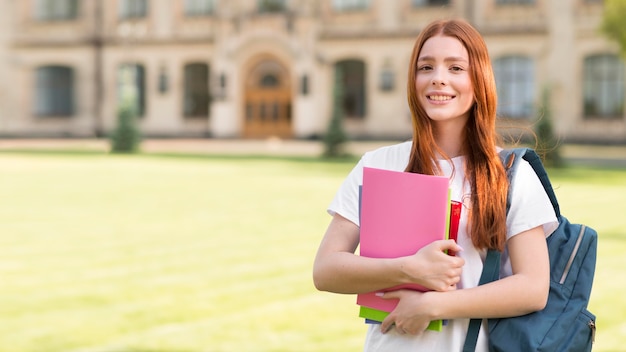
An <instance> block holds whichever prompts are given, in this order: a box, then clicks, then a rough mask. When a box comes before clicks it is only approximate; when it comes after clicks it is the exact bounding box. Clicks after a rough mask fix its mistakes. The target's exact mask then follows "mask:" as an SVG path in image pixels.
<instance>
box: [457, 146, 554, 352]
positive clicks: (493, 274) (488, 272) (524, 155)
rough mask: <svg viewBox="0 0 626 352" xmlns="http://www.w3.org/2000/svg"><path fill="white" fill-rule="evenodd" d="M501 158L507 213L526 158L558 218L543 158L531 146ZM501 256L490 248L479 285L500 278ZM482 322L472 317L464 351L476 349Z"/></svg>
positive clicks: (514, 150)
mask: <svg viewBox="0 0 626 352" xmlns="http://www.w3.org/2000/svg"><path fill="white" fill-rule="evenodd" d="M500 159H501V160H502V163H503V164H504V169H505V171H506V176H507V179H508V180H509V189H508V191H507V198H506V213H507V214H508V213H509V209H510V208H511V199H512V198H513V197H512V195H513V194H512V193H513V187H512V186H513V179H514V176H515V172H516V171H517V166H518V165H519V162H520V160H521V159H524V160H526V161H527V162H528V163H529V164H530V166H532V168H533V170H534V171H535V173H536V174H537V177H539V180H540V181H541V184H542V186H543V188H544V189H545V191H546V194H547V195H548V198H550V203H552V207H553V208H554V212H555V213H556V215H557V218H559V217H560V216H561V211H560V208H559V203H558V202H557V200H556V195H555V194H554V190H553V189H552V184H551V183H550V179H549V178H548V173H547V172H546V170H545V168H544V167H543V164H542V162H541V158H540V157H539V155H537V153H536V152H535V151H534V150H532V149H530V148H513V149H504V150H502V151H501V152H500ZM500 257H501V253H500V252H499V251H497V250H493V249H490V250H488V251H487V257H486V258H485V263H484V264H483V271H482V274H481V276H480V281H479V283H478V285H484V284H486V283H489V282H492V281H495V280H498V279H499V276H500ZM481 324H482V319H470V323H469V327H468V329H467V336H466V338H465V344H464V345H463V352H473V351H475V349H476V342H477V341H478V333H479V332H480V325H481Z"/></svg>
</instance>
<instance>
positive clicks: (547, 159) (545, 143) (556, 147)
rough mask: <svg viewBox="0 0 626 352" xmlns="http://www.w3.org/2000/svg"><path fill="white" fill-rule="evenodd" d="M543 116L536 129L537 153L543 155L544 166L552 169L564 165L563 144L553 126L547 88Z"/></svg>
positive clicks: (544, 93) (544, 94) (543, 102)
mask: <svg viewBox="0 0 626 352" xmlns="http://www.w3.org/2000/svg"><path fill="white" fill-rule="evenodd" d="M542 105H543V114H542V115H541V116H540V117H539V121H538V122H537V125H536V127H535V129H536V131H535V133H536V135H537V148H536V149H537V152H538V153H539V154H540V155H541V157H542V159H543V162H544V164H546V166H552V167H562V166H563V165H564V162H563V158H562V157H561V150H560V148H561V142H560V141H559V139H558V138H557V136H556V135H555V133H554V128H553V126H552V111H551V109H550V91H549V90H548V89H547V88H546V89H544V91H543V98H542Z"/></svg>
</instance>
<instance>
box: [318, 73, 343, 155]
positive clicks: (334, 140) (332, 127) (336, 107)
mask: <svg viewBox="0 0 626 352" xmlns="http://www.w3.org/2000/svg"><path fill="white" fill-rule="evenodd" d="M347 140H348V137H347V136H346V133H345V132H344V130H343V71H342V70H341V69H340V68H339V67H337V68H336V69H335V82H334V88H333V115H332V117H331V119H330V123H329V125H328V129H327V131H326V134H325V135H324V147H325V149H324V156H326V157H338V156H343V155H344V151H343V145H344V144H345V142H346V141H347Z"/></svg>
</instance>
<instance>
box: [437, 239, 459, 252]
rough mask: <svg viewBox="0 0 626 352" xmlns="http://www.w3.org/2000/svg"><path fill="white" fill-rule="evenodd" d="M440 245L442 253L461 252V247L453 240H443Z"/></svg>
mask: <svg viewBox="0 0 626 352" xmlns="http://www.w3.org/2000/svg"><path fill="white" fill-rule="evenodd" d="M440 243H441V247H440V249H441V250H442V251H445V250H447V251H452V252H461V251H462V250H463V247H461V246H459V245H458V243H456V241H455V240H443V241H441V242H440Z"/></svg>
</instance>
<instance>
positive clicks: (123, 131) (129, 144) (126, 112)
mask: <svg viewBox="0 0 626 352" xmlns="http://www.w3.org/2000/svg"><path fill="white" fill-rule="evenodd" d="M136 120H137V112H136V109H135V107H134V104H131V103H129V102H128V101H126V102H124V103H122V104H120V107H119V108H118V112H117V125H116V126H115V129H114V130H113V132H112V133H111V135H110V140H111V152H112V153H135V152H137V151H138V150H139V143H140V141H141V132H140V131H139V128H138V127H137V121H136Z"/></svg>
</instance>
